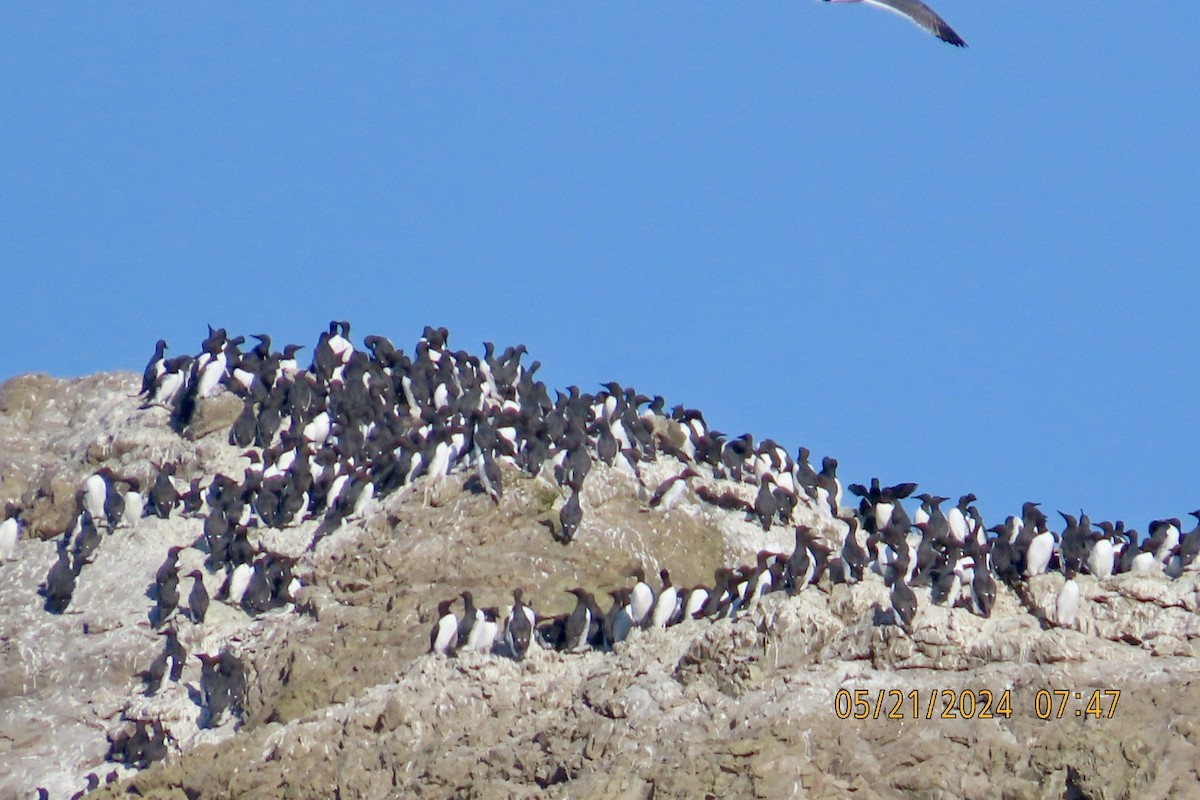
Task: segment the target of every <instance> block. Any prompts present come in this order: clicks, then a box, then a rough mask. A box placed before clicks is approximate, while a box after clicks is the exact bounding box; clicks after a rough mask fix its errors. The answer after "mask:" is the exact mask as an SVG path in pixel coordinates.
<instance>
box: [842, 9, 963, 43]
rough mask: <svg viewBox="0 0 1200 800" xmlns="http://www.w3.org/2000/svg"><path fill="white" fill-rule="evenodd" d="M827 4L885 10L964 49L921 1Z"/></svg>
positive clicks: (948, 29) (950, 30)
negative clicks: (854, 5)
mask: <svg viewBox="0 0 1200 800" xmlns="http://www.w3.org/2000/svg"><path fill="white" fill-rule="evenodd" d="M825 2H827V3H866V4H867V5H871V6H875V7H876V8H882V9H886V10H888V11H891V12H892V13H894V14H899V15H900V16H902V17H904V18H905V19H908V20H910V21H912V22H915V23H916V24H917V25H919V26H921V27H922V28H924V29H925V30H927V31H929V32H930V33H932V34H933V35H934V36H936V37H938V38H939V39H941V40H942V41H943V42H949V43H950V44H952V45H955V46H956V47H966V46H967V43H966V42H965V41H963V38H962V37H961V36H959V35H958V34H957V33H955V32H954V29H953V28H951V27H950V26H949V25H947V24H946V20H944V19H942V18H941V17H939V16H938V15H937V12H935V11H934V10H933V9H932V8H930V7H929V6H927V5H925V4H924V3H922V2H921V0H825Z"/></svg>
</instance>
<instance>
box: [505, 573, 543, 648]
mask: <svg viewBox="0 0 1200 800" xmlns="http://www.w3.org/2000/svg"><path fill="white" fill-rule="evenodd" d="M523 598H524V592H523V591H522V590H521V589H520V588H516V589H513V604H512V609H511V610H510V612H509V615H508V624H507V625H505V627H504V643H505V644H506V645H507V646H508V652H509V653H510V654H512V657H513V658H515V659H516V660H517V661H521V660H522V659H524V658H525V655H526V654H527V653H528V652H529V645H530V644H531V643H532V642H533V629H534V626H536V625H537V615H536V614H534V612H533V609H532V608H530V607H529V606H527V605H525V603H524V600H523Z"/></svg>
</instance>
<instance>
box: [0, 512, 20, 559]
mask: <svg viewBox="0 0 1200 800" xmlns="http://www.w3.org/2000/svg"><path fill="white" fill-rule="evenodd" d="M20 515H21V507H20V506H18V505H16V504H14V503H6V504H5V507H4V521H3V522H0V564H3V563H5V562H7V561H12V560H13V559H15V558H16V557H17V543H18V542H19V541H20V540H21V518H20Z"/></svg>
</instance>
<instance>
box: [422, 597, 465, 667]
mask: <svg viewBox="0 0 1200 800" xmlns="http://www.w3.org/2000/svg"><path fill="white" fill-rule="evenodd" d="M453 603H454V600H453V599H451V600H443V601H441V602H440V603H438V607H437V613H438V618H437V621H436V622H434V623H433V630H432V631H431V632H430V634H429V652H430V653H432V654H433V655H438V656H449V655H453V653H454V650H455V647H456V645H457V644H458V617H456V616H454V613H453V612H452V611H451V610H450V606H451V604H453Z"/></svg>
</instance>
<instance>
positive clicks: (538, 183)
mask: <svg viewBox="0 0 1200 800" xmlns="http://www.w3.org/2000/svg"><path fill="white" fill-rule="evenodd" d="M247 5H251V6H252V7H247ZM935 7H936V8H937V10H938V11H939V12H941V14H942V15H943V16H944V17H946V18H947V20H948V21H949V22H950V23H951V24H952V25H953V26H954V27H955V28H956V29H957V30H958V31H959V33H960V34H962V35H963V36H964V37H965V38H966V39H967V41H968V42H970V44H971V47H970V49H968V50H959V49H956V48H953V47H950V46H948V45H945V44H942V43H941V42H938V41H937V40H936V39H934V38H932V37H930V36H928V35H927V34H925V33H923V32H922V31H920V30H918V29H917V28H915V27H913V26H911V25H909V24H907V23H906V22H904V21H903V20H901V19H899V18H898V17H895V16H892V15H890V14H886V13H883V12H881V11H878V10H875V9H870V8H865V7H854V6H850V7H846V6H833V5H827V4H824V3H818V2H815V1H814V0H801V1H800V2H756V3H731V2H720V3H718V2H645V1H644V0H643V1H640V2H608V3H563V2H553V3H551V2H488V3H474V2H457V3H427V4H423V5H422V4H418V3H403V4H379V5H375V6H370V5H359V6H356V7H355V8H346V7H345V4H328V3H322V4H315V3H314V4H289V5H287V6H286V7H284V6H278V5H274V6H272V5H268V4H241V3H237V4H232V3H230V4H225V5H224V6H220V5H216V4H214V5H208V4H206V5H204V6H202V7H201V6H184V5H180V4H162V3H144V4H127V5H124V6H122V7H121V8H120V9H115V7H114V6H113V5H111V4H101V5H92V6H81V5H78V4H56V3H26V4H11V3H10V4H6V5H5V6H4V7H3V9H2V10H0V76H3V77H2V78H0V271H2V272H3V275H4V281H3V295H2V297H3V301H4V308H3V319H4V326H3V336H2V337H0V377H3V376H8V375H13V374H17V373H22V372H27V371H39V372H48V373H51V374H55V375H62V376H72V375H80V374H87V373H92V372H97V371H101V370H114V369H125V370H134V371H140V370H141V369H142V367H143V366H144V365H145V362H146V359H147V357H148V356H149V355H150V352H151V350H152V348H153V344H154V341H155V339H157V338H159V337H162V338H165V339H167V340H168V341H169V342H170V344H171V346H172V352H173V353H175V354H179V353H183V352H195V351H196V350H197V348H198V345H199V342H200V339H201V338H202V337H203V335H204V333H205V324H206V323H209V322H211V323H213V324H215V325H223V326H225V327H227V328H229V329H230V330H231V331H233V332H242V333H252V332H260V331H266V332H269V333H272V334H273V335H274V336H275V337H276V341H277V343H279V344H283V343H285V342H287V341H296V342H303V343H306V344H308V345H310V346H311V344H312V343H313V342H314V341H315V339H316V336H317V334H318V333H319V331H320V330H321V329H322V328H323V327H324V326H325V324H326V323H327V322H328V321H329V320H330V319H331V318H338V319H342V318H346V319H349V320H351V321H352V323H353V325H354V329H353V332H354V334H355V338H356V339H359V340H361V336H362V335H364V334H366V333H372V332H374V333H382V334H385V335H388V336H389V337H391V338H392V339H393V341H395V342H396V344H397V345H398V346H405V347H411V345H412V343H413V341H414V340H415V338H416V337H417V336H418V335H419V332H420V330H421V327H422V326H423V325H424V324H426V323H431V324H434V325H446V326H448V327H449V328H450V329H451V332H452V336H451V343H452V344H453V345H457V346H459V347H464V348H469V349H471V350H472V351H474V352H478V351H479V350H480V345H479V342H480V341H482V340H484V339H491V340H494V341H496V342H497V343H499V344H506V343H515V342H525V343H526V344H527V345H528V346H529V347H530V349H531V351H532V354H533V356H534V357H536V358H539V359H541V360H542V361H543V362H544V363H545V367H544V369H543V372H542V373H541V374H542V377H543V378H544V379H545V380H546V381H547V382H548V383H549V384H550V385H551V386H553V387H561V386H565V385H567V384H570V383H578V384H580V385H583V386H585V387H595V385H596V383H597V382H599V381H605V380H610V379H615V380H618V381H620V382H622V383H625V384H632V385H634V386H636V387H638V388H639V389H641V390H643V391H645V392H647V393H659V394H663V395H665V396H666V397H667V398H668V400H669V401H670V402H672V403H675V402H682V403H685V404H687V405H689V406H694V407H699V408H701V409H702V410H704V411H705V413H706V414H707V416H708V419H709V420H710V422H711V424H713V425H714V426H715V427H718V428H720V429H722V430H724V431H727V432H729V433H733V434H736V433H740V432H742V431H751V432H753V433H754V434H755V435H756V436H759V437H765V436H771V437H774V438H775V439H777V440H779V441H780V442H782V443H784V444H785V445H787V446H788V447H789V448H791V449H794V448H795V447H796V446H797V445H800V444H805V445H807V446H809V447H811V448H812V449H813V450H814V452H815V453H816V454H818V456H819V455H820V454H825V453H829V454H833V455H836V456H838V457H839V459H840V460H841V462H842V467H843V469H842V475H843V477H844V478H846V479H848V480H850V481H853V480H862V481H865V480H866V479H868V478H870V476H872V475H879V476H881V477H882V478H883V479H884V481H885V482H894V481H904V480H915V481H919V482H921V484H922V486H924V487H926V488H928V489H929V490H931V491H935V492H938V493H941V494H946V495H952V496H955V497H957V495H958V494H960V493H963V492H966V491H968V490H973V491H975V492H976V493H977V494H978V495H979V496H980V503H979V505H980V507H981V509H982V510H983V512H984V514H985V515H986V516H987V517H988V519H989V522H991V521H997V522H998V521H1000V520H999V519H998V518H1000V517H1002V516H1003V515H1005V514H1007V513H1011V512H1013V511H1015V510H1017V509H1018V508H1019V505H1020V503H1021V502H1022V501H1023V500H1026V499H1038V500H1043V501H1045V503H1046V508H1047V509H1048V510H1051V511H1052V510H1053V509H1055V508H1062V509H1064V510H1077V509H1079V508H1080V507H1083V508H1085V509H1086V510H1087V511H1088V512H1089V513H1091V514H1092V516H1093V517H1094V518H1117V517H1123V518H1125V519H1127V520H1129V521H1130V522H1132V523H1134V524H1136V525H1138V526H1139V527H1141V528H1142V530H1143V531H1144V530H1145V524H1146V522H1147V521H1148V520H1149V519H1150V518H1152V517H1157V516H1174V515H1179V516H1182V515H1184V514H1185V513H1186V512H1188V511H1190V510H1192V509H1194V508H1196V507H1198V506H1200V479H1198V475H1200V471H1198V468H1197V460H1196V454H1197V453H1198V452H1200V429H1198V425H1197V420H1198V416H1200V415H1197V413H1196V408H1197V398H1198V397H1200V377H1198V369H1197V367H1198V366H1200V325H1198V309H1200V269H1198V267H1200V263H1198V256H1200V88H1198V87H1200V84H1198V83H1197V76H1200V63H1198V61H1200V58H1198V56H1197V53H1200V49H1198V48H1197V46H1196V35H1197V31H1200V3H1198V2H1196V1H1195V0H1162V1H1161V2H1156V3H1142V4H1138V5H1137V6H1136V8H1135V7H1133V6H1129V5H1123V6H1121V7H1120V8H1117V7H1115V6H1112V4H1107V3H1071V2H1064V1H1062V0H1052V1H1050V2H1047V1H1046V0H1037V2H1033V1H1025V2H1012V3H982V2H967V1H966V0H937V1H936V2H935ZM1189 527H1190V526H1189Z"/></svg>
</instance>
